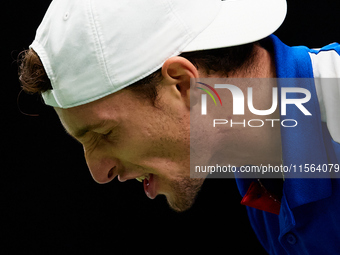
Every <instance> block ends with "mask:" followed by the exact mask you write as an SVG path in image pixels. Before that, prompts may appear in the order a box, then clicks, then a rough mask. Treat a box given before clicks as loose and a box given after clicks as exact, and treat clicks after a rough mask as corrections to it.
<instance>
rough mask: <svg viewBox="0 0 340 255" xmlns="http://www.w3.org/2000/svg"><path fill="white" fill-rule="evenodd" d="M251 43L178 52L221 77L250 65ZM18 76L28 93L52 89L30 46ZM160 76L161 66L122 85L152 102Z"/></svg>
mask: <svg viewBox="0 0 340 255" xmlns="http://www.w3.org/2000/svg"><path fill="white" fill-rule="evenodd" d="M254 44H255V43H250V44H245V45H240V46H233V47H227V48H220V49H212V50H203V51H194V52H185V53H182V54H181V55H180V56H182V57H184V58H186V59H188V60H189V61H190V62H191V63H193V64H194V65H195V66H196V68H198V69H202V70H203V71H204V72H205V73H206V74H207V75H208V76H209V75H210V74H211V73H212V72H214V73H217V74H219V75H221V76H222V77H228V76H229V74H230V73H233V72H235V71H237V70H238V69H240V68H248V67H249V66H251V63H252V59H253V56H254ZM18 60H19V63H20V64H19V80H20V82H21V86H22V89H23V90H24V91H25V92H27V93H29V94H36V93H38V94H41V93H43V92H45V91H48V90H51V89H52V85H51V82H50V79H49V78H48V76H47V74H46V71H45V69H44V66H43V64H42V62H41V60H40V58H39V56H38V55H37V54H36V52H35V51H34V50H33V49H29V50H25V51H23V52H21V53H20V54H19V57H18ZM161 80H162V74H161V69H158V70H157V71H155V72H154V73H152V74H150V75H149V76H147V77H145V78H143V79H141V80H139V81H138V82H135V83H133V84H132V85H130V86H128V87H126V88H125V89H128V90H131V91H133V92H134V93H136V95H138V96H140V97H143V98H146V99H149V100H150V101H151V103H152V105H153V106H155V104H156V100H157V96H158V84H159V83H160V82H161Z"/></svg>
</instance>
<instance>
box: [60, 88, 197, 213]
mask: <svg viewBox="0 0 340 255" xmlns="http://www.w3.org/2000/svg"><path fill="white" fill-rule="evenodd" d="M157 102H158V103H157V107H154V106H152V104H151V103H150V102H149V100H147V99H141V98H138V97H137V96H136V95H135V94H134V92H132V91H130V90H126V89H124V90H122V91H120V92H117V93H114V94H112V95H109V96H107V97H105V98H103V99H100V100H97V101H95V102H92V103H89V104H85V105H82V106H77V107H74V108H69V109H60V108H55V110H56V112H57V114H58V115H59V118H60V120H61V122H62V124H63V126H64V127H65V129H66V130H67V132H68V133H69V134H71V135H72V136H73V137H75V138H76V139H77V140H78V141H79V142H80V143H82V145H83V147H84V152H85V158H86V162H87V165H88V167H89V169H90V172H91V174H92V177H93V178H94V180H95V181H97V182H98V183H107V182H109V181H111V180H112V179H113V178H114V177H115V176H118V179H119V180H120V181H126V180H129V179H135V178H140V177H147V178H146V179H144V181H143V186H144V190H145V193H146V195H147V196H148V197H150V198H154V197H155V196H157V195H158V194H164V195H165V196H166V197H167V200H168V203H169V205H170V206H171V207H172V208H173V209H174V210H177V211H183V210H186V209H188V208H190V207H191V205H192V203H193V201H194V198H195V196H196V194H197V192H198V190H199V189H200V187H201V185H202V183H203V180H202V179H191V178H190V172H189V166H190V130H189V129H190V118H189V116H190V110H189V108H188V107H187V105H186V104H185V102H184V101H183V99H182V98H181V96H180V92H179V91H178V90H177V88H176V86H164V87H162V89H161V90H160V92H159V100H158V101H157Z"/></svg>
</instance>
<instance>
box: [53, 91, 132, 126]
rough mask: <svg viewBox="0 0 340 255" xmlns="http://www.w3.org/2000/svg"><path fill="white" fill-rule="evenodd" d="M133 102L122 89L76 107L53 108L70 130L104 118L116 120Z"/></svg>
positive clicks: (101, 120)
mask: <svg viewBox="0 0 340 255" xmlns="http://www.w3.org/2000/svg"><path fill="white" fill-rule="evenodd" d="M133 104H135V102H134V101H133V98H131V95H130V94H129V93H126V92H123V91H122V92H117V93H113V94H111V95H108V96H106V97H104V98H101V99H99V100H96V101H94V102H91V103H88V104H84V105H80V106H77V107H72V108H68V109H61V108H57V107H55V108H54V109H55V111H56V112H57V114H58V116H59V119H60V120H61V122H62V124H63V125H64V127H65V128H66V129H67V130H68V131H70V130H73V129H77V128H82V127H83V126H88V125H93V124H97V123H98V122H104V121H106V120H112V121H114V120H117V119H118V118H119V117H120V115H121V114H122V113H123V112H124V111H125V110H126V109H128V108H130V107H132V106H133Z"/></svg>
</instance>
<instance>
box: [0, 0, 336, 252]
mask: <svg viewBox="0 0 340 255" xmlns="http://www.w3.org/2000/svg"><path fill="white" fill-rule="evenodd" d="M49 3H50V1H48V0H31V1H18V0H11V1H6V2H4V3H3V4H5V6H4V7H2V15H1V45H2V47H1V77H2V81H1V85H2V87H1V88H2V90H1V93H0V95H1V97H0V98H1V146H0V148H1V163H2V164H1V171H0V181H1V184H0V210H1V218H0V233H1V236H2V237H1V238H0V240H1V243H0V244H1V245H0V252H1V253H3V251H6V252H7V253H3V254H18V253H19V252H20V254H33V253H34V254H54V253H62V254H70V253H77V254H78V253H79V254H80V253H83V252H89V251H90V250H92V249H94V250H95V251H96V254H100V253H101V252H100V251H102V250H103V251H104V250H106V249H111V250H112V251H114V250H116V252H118V253H121V251H122V248H123V249H124V250H126V253H131V252H132V251H136V250H137V249H138V250H139V251H140V252H142V251H143V252H152V251H155V250H157V252H158V253H160V254H163V253H165V251H166V252H171V251H172V252H176V253H177V252H179V251H183V252H185V253H189V252H190V254H191V253H196V252H201V251H209V254H215V253H226V254H227V253H229V254H250V253H253V252H254V253H256V254H265V252H264V250H263V248H262V247H261V246H260V244H259V243H258V241H257V239H256V236H255V234H254V233H253V231H252V229H251V227H250V224H249V222H248V218H247V215H246V210H245V208H244V206H241V205H240V204H239V203H240V200H241V196H240V195H239V193H238V190H237V187H236V184H235V181H234V180H232V179H226V180H221V179H216V180H211V179H210V180H206V182H205V184H204V185H203V188H202V191H201V192H200V194H199V196H198V199H197V202H196V203H195V205H194V206H193V207H192V209H190V210H189V211H187V212H184V213H180V214H178V213H175V212H173V211H171V210H170V209H169V208H168V205H167V204H166V201H165V198H164V197H157V198H156V199H155V200H153V201H151V200H149V199H148V198H147V197H146V196H145V194H144V191H143V188H142V185H141V184H140V183H139V182H137V181H128V182H125V183H119V182H118V181H117V180H116V179H115V180H114V181H112V182H111V183H109V184H106V185H99V184H96V183H95V182H94V181H93V180H92V178H91V176H90V173H89V171H88V170H87V167H86V164H85V161H84V159H83V154H82V147H81V146H80V145H79V144H78V143H76V142H75V141H74V140H73V139H72V138H70V137H69V136H67V135H66V134H65V132H64V130H63V128H62V126H61V124H60V123H59V120H58V118H57V116H56V114H55V113H54V111H53V109H51V108H50V107H46V106H44V105H43V103H42V102H41V100H40V99H39V98H38V97H35V96H28V95H25V94H21V96H20V97H19V105H20V107H21V110H22V111H23V112H26V113H30V114H35V113H39V114H40V116H39V117H32V116H26V115H24V114H22V113H21V112H20V111H19V110H18V106H17V97H18V94H19V91H20V85H19V82H18V79H17V63H16V61H15V60H16V58H17V56H18V54H19V52H20V51H22V50H24V49H27V48H28V46H29V45H30V44H31V42H32V41H33V38H34V36H35V30H36V28H37V27H38V25H39V24H40V22H41V20H42V18H43V15H44V13H45V11H46V9H47V8H48V5H49ZM337 12H338V1H336V0H332V1H322V2H320V1H316V0H309V1H301V0H289V1H288V15H287V18H286V20H285V22H284V24H283V25H282V26H281V27H280V28H279V30H278V31H277V32H276V33H275V34H276V35H278V36H279V37H280V39H281V40H282V41H283V42H284V43H286V44H288V45H306V46H308V47H321V46H324V45H326V44H328V43H331V42H334V41H340V33H339V28H338V26H339V19H338V17H339V16H338V13H337ZM118 249H119V250H118ZM160 249H162V250H160Z"/></svg>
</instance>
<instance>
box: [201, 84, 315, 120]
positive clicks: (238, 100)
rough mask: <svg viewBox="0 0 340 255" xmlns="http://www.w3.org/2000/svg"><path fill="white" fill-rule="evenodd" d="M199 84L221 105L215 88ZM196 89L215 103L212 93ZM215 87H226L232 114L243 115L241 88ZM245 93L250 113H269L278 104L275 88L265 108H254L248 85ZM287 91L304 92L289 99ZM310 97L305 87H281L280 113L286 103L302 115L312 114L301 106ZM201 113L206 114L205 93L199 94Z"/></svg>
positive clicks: (226, 85) (228, 85)
mask: <svg viewBox="0 0 340 255" xmlns="http://www.w3.org/2000/svg"><path fill="white" fill-rule="evenodd" d="M197 83H199V84H202V85H204V86H206V87H208V88H209V89H210V90H212V91H213V92H214V93H215V94H216V95H217V97H218V99H219V100H220V103H221V106H222V101H221V98H220V96H219V94H218V93H217V92H216V90H215V89H214V88H213V87H212V86H210V85H208V84H205V83H202V82H197ZM197 88H198V89H201V90H203V91H204V92H206V93H207V94H208V95H210V97H211V98H212V99H213V100H214V103H215V105H216V100H215V98H214V97H213V95H212V94H211V93H210V92H209V91H208V90H206V89H203V88H200V87H197ZM215 88H217V89H218V88H220V89H228V90H229V91H230V92H231V94H232V97H233V115H244V102H245V100H244V94H243V92H242V90H241V89H240V88H238V87H237V86H235V85H231V84H215ZM247 93H248V100H247V101H248V102H247V103H248V109H249V111H250V112H251V113H253V114H255V115H262V116H265V115H270V114H272V113H273V112H275V110H276V109H277V106H278V93H277V88H273V89H272V106H271V107H270V109H267V110H257V109H255V107H254V105H253V88H251V87H249V88H247ZM289 93H300V94H304V95H305V97H303V98H295V99H291V98H287V95H288V94H289ZM310 99H311V93H310V92H309V90H307V89H305V88H289V87H287V88H281V110H282V112H281V115H286V114H287V111H286V108H287V105H288V104H292V105H295V106H296V107H297V108H298V109H299V110H300V111H301V112H302V113H303V114H304V115H309V116H311V115H312V114H311V113H310V112H309V111H308V110H307V109H306V107H304V106H303V104H304V103H307V102H308V101H309V100H310ZM201 100H202V102H201V114H202V115H206V114H207V95H206V94H202V95H201Z"/></svg>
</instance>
